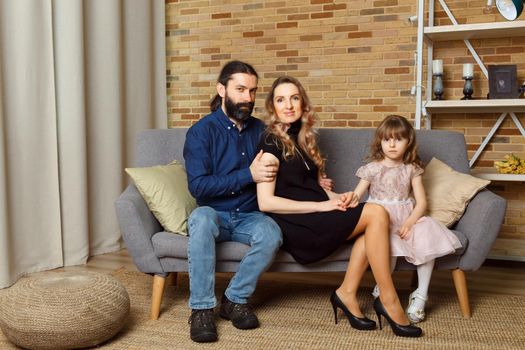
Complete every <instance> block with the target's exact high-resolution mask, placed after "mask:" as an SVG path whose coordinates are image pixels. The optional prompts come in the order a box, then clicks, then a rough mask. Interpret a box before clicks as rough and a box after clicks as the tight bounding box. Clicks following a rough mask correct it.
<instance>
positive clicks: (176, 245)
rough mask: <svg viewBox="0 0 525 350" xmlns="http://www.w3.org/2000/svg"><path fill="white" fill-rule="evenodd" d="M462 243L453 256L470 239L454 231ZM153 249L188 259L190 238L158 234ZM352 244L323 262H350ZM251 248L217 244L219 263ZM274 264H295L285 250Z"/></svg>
mask: <svg viewBox="0 0 525 350" xmlns="http://www.w3.org/2000/svg"><path fill="white" fill-rule="evenodd" d="M452 232H453V233H454V234H455V235H456V236H457V237H458V239H459V241H460V242H461V248H459V249H458V250H456V252H455V253H454V254H452V255H462V254H463V252H464V251H465V249H466V247H467V244H468V239H467V237H466V236H465V235H464V234H463V233H462V232H459V231H452ZM152 243H153V249H154V250H155V254H156V255H157V257H158V258H166V257H170V258H179V259H187V258H188V237H185V236H179V235H174V234H172V233H169V232H165V231H162V232H157V233H156V234H155V235H153V237H152ZM350 247H351V245H350V244H345V245H343V246H342V247H341V248H339V249H338V250H336V251H335V252H334V253H333V254H331V255H330V256H328V257H326V258H325V259H323V260H322V261H323V262H328V261H342V260H348V258H349V257H350V249H349V248H350ZM249 249H250V247H249V246H247V245H246V244H242V243H238V242H222V243H219V244H217V252H216V254H217V261H241V259H242V258H243V257H244V255H246V253H247V252H248V250H249ZM274 262H278V263H279V262H295V260H294V259H293V257H292V256H291V255H290V254H288V253H287V252H286V251H284V250H283V249H281V250H279V252H278V253H277V256H276V257H275V260H274Z"/></svg>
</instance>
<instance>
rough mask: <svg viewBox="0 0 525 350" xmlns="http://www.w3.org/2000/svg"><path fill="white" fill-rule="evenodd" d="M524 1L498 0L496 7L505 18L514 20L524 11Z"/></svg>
mask: <svg viewBox="0 0 525 350" xmlns="http://www.w3.org/2000/svg"><path fill="white" fill-rule="evenodd" d="M524 2H525V0H496V7H497V8H498V11H499V13H500V14H501V15H502V16H503V17H505V19H508V20H509V21H514V20H515V19H516V18H518V17H519V16H520V15H521V13H522V12H523V3H524Z"/></svg>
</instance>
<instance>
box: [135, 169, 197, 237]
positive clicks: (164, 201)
mask: <svg viewBox="0 0 525 350" xmlns="http://www.w3.org/2000/svg"><path fill="white" fill-rule="evenodd" d="M126 173H128V174H129V176H131V178H132V179H133V182H134V183H135V186H137V189H138V190H139V192H140V194H141V195H142V198H144V201H145V202H146V204H147V205H148V208H149V209H150V210H151V212H152V213H153V215H155V217H156V218H157V220H159V222H160V224H161V225H162V227H164V229H165V230H166V231H170V232H174V233H179V234H182V235H187V221H188V215H189V214H190V213H191V211H192V210H193V209H195V208H196V206H197V203H196V202H195V199H194V198H193V197H192V196H191V194H190V192H189V190H188V185H187V177H186V171H185V170H184V167H183V166H182V165H181V164H180V163H179V162H177V161H176V160H175V161H173V162H171V163H170V164H168V165H157V166H153V167H146V168H126Z"/></svg>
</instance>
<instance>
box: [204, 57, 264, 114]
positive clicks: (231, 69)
mask: <svg viewBox="0 0 525 350" xmlns="http://www.w3.org/2000/svg"><path fill="white" fill-rule="evenodd" d="M236 73H246V74H250V75H255V77H256V78H257V79H259V76H258V75H257V72H256V71H255V69H254V68H253V67H252V66H251V65H249V64H248V63H245V62H241V61H230V62H228V63H226V64H225V65H224V67H222V70H221V74H219V79H217V81H218V82H219V83H221V84H222V85H224V86H227V85H228V81H229V80H230V79H231V78H232V75H234V74H236ZM221 104H222V98H221V96H220V95H219V94H216V95H215V97H214V98H213V99H212V100H211V101H210V109H211V111H212V112H215V111H216V110H217V109H219V108H220V107H221Z"/></svg>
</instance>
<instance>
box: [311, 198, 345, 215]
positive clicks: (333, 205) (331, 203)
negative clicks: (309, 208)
mask: <svg viewBox="0 0 525 350" xmlns="http://www.w3.org/2000/svg"><path fill="white" fill-rule="evenodd" d="M333 210H340V211H346V207H345V206H343V203H342V202H341V200H340V199H329V200H327V201H324V202H319V203H318V205H317V211H319V212H325V211H333Z"/></svg>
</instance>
